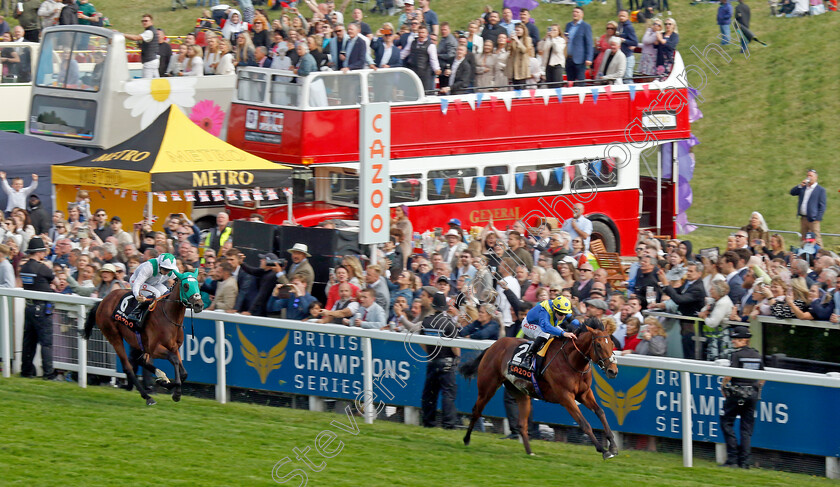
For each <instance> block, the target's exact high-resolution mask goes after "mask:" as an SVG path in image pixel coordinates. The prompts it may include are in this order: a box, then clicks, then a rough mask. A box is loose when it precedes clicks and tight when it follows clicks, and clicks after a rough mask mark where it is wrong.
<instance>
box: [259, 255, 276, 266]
mask: <svg viewBox="0 0 840 487" xmlns="http://www.w3.org/2000/svg"><path fill="white" fill-rule="evenodd" d="M260 259H265V263H266V264H276V263H278V262H279V261H280V259H278V258H277V256H276V255H275V254H272V253H271V252H269V253H267V254H260Z"/></svg>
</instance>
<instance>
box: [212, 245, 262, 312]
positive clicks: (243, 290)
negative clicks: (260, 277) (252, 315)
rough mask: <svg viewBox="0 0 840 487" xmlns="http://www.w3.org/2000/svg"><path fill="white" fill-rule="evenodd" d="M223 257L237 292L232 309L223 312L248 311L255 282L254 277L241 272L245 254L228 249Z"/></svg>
mask: <svg viewBox="0 0 840 487" xmlns="http://www.w3.org/2000/svg"><path fill="white" fill-rule="evenodd" d="M225 257H227V261H228V263H229V264H230V265H231V267H232V268H233V274H232V275H233V278H234V279H236V288H237V289H238V290H239V293H238V294H237V295H236V303H235V304H234V306H233V308H232V309H228V310H225V311H226V312H228V313H237V312H241V311H248V309H249V308H250V307H251V303H253V302H254V298H255V297H256V293H257V280H256V278H255V277H254V276H252V275H250V274H248V273H247V272H245V271H243V270H242V261H243V260H245V254H243V253H242V252H241V251H239V250H237V249H230V250H228V251H227V252H226V253H225ZM217 292H218V290H217Z"/></svg>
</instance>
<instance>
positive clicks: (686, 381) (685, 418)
mask: <svg viewBox="0 0 840 487" xmlns="http://www.w3.org/2000/svg"><path fill="white" fill-rule="evenodd" d="M681 375H682V381H681V385H682V394H680V407H681V408H682V447H683V467H692V466H693V460H694V452H693V451H692V447H693V443H692V441H693V438H692V435H693V432H692V420H691V374H690V373H688V372H682V374H681Z"/></svg>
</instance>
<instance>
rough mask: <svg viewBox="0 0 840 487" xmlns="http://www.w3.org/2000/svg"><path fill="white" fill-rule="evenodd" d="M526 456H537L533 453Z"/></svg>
mask: <svg viewBox="0 0 840 487" xmlns="http://www.w3.org/2000/svg"><path fill="white" fill-rule="evenodd" d="M528 456H532V457H535V456H537V454H536V453H534V452H531V453H529V454H528Z"/></svg>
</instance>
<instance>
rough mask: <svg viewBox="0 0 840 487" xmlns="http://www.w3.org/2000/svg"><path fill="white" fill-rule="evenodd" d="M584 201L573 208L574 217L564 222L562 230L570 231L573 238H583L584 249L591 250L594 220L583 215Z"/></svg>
mask: <svg viewBox="0 0 840 487" xmlns="http://www.w3.org/2000/svg"><path fill="white" fill-rule="evenodd" d="M583 211H584V208H583V203H575V205H574V206H573V208H572V218H568V219H567V220H566V221H565V222H563V227H562V228H561V230H563V231H565V232H568V233H569V235H571V236H572V238H576V237H579V238H581V239H582V240H583V244H584V249H585V250H589V240H590V236H591V235H592V221H591V220H589V219H588V218H586V217H585V216H583Z"/></svg>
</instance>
